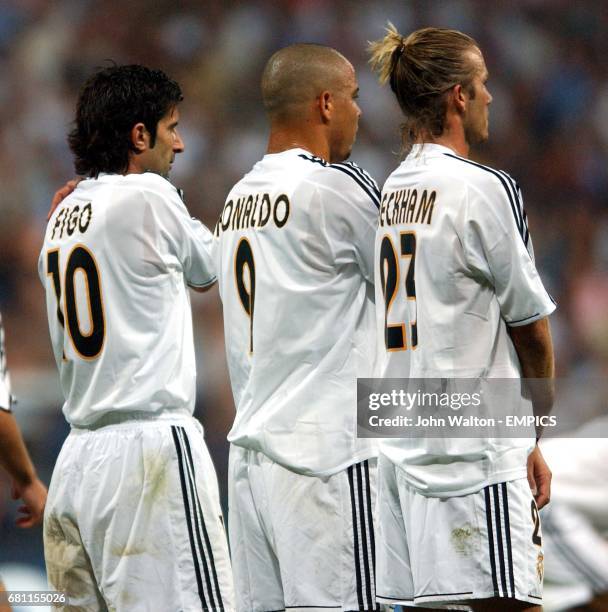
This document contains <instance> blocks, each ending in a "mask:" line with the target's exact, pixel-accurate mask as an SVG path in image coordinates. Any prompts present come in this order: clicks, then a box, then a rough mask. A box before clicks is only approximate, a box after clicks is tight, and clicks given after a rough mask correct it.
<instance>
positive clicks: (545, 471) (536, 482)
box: [528, 446, 551, 510]
mask: <svg viewBox="0 0 608 612" xmlns="http://www.w3.org/2000/svg"><path fill="white" fill-rule="evenodd" d="M528 482H529V483H530V489H532V495H534V499H535V500H536V505H537V506H538V508H539V510H540V508H542V507H543V506H546V505H547V504H548V503H549V499H550V497H551V470H550V469H549V466H548V465H547V462H546V461H545V458H544V457H543V455H542V453H541V452H540V448H538V446H535V447H534V450H533V451H532V452H531V453H530V454H529V455H528Z"/></svg>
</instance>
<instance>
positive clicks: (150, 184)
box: [118, 172, 183, 201]
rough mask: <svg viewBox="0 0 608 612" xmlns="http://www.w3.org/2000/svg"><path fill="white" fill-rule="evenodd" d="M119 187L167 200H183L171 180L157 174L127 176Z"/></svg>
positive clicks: (144, 173) (146, 173)
mask: <svg viewBox="0 0 608 612" xmlns="http://www.w3.org/2000/svg"><path fill="white" fill-rule="evenodd" d="M118 185H119V186H123V187H124V188H125V189H127V190H129V191H133V192H139V193H142V192H143V193H146V194H149V195H155V196H157V197H158V198H162V199H166V200H174V201H181V200H183V197H182V194H181V191H180V190H179V189H178V188H177V187H176V186H175V185H173V183H171V181H169V179H167V178H165V177H164V176H161V175H160V174H156V173H155V172H143V173H142V174H127V175H126V176H124V177H123V181H122V182H119V183H118Z"/></svg>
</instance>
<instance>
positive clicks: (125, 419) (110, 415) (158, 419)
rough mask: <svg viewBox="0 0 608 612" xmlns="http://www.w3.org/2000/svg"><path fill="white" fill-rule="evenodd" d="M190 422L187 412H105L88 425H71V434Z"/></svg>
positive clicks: (192, 418)
mask: <svg viewBox="0 0 608 612" xmlns="http://www.w3.org/2000/svg"><path fill="white" fill-rule="evenodd" d="M192 420H194V417H193V416H192V415H191V414H190V413H189V412H188V411H175V410H167V411H164V412H147V411H145V410H141V411H133V412H107V413H106V414H104V415H103V416H101V417H99V418H98V419H97V420H96V421H95V422H94V423H91V424H90V425H78V426H77V425H72V426H71V433H85V432H89V431H98V430H100V429H104V428H106V427H112V426H117V425H119V426H120V425H136V424H140V425H146V424H149V425H154V424H157V425H158V424H160V423H163V424H167V423H183V422H184V421H192Z"/></svg>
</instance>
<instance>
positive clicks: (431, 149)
mask: <svg viewBox="0 0 608 612" xmlns="http://www.w3.org/2000/svg"><path fill="white" fill-rule="evenodd" d="M443 153H451V154H452V155H458V153H456V151H454V150H453V149H450V148H449V147H446V146H444V145H440V144H435V143H432V142H425V143H422V144H415V145H412V150H411V151H410V155H416V156H417V155H423V154H424V155H429V154H430V155H440V154H443ZM408 157H409V156H408Z"/></svg>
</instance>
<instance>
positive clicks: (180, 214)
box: [38, 172, 215, 427]
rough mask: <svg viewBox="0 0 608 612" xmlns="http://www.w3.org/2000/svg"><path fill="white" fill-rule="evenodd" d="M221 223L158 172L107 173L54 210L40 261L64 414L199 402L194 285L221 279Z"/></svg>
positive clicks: (157, 410)
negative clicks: (196, 214)
mask: <svg viewBox="0 0 608 612" xmlns="http://www.w3.org/2000/svg"><path fill="white" fill-rule="evenodd" d="M211 249H212V235H211V232H210V231H209V230H208V229H207V228H206V227H205V226H203V225H202V224H201V223H200V222H199V221H197V220H195V219H193V218H192V217H190V215H189V214H188V211H187V209H186V207H185V205H184V203H183V201H182V200H181V198H180V196H179V194H178V191H177V190H176V188H175V187H174V186H173V185H171V183H170V182H168V181H167V180H166V179H164V178H162V177H161V176H159V175H157V174H154V173H150V172H147V173H144V174H129V175H126V176H122V175H116V174H101V175H100V176H99V177H98V178H97V179H87V180H84V181H82V182H81V183H79V185H78V186H77V188H76V189H75V190H74V192H73V193H72V194H70V195H69V196H68V197H67V198H66V199H65V200H64V201H63V202H62V203H61V204H60V206H59V207H58V209H57V210H56V211H55V212H54V213H53V216H52V217H51V219H50V221H49V224H48V226H47V230H46V235H45V239H44V245H43V247H42V251H41V253H40V258H39V262H38V269H39V274H40V278H41V280H42V283H43V285H44V287H45V290H46V305H47V315H48V321H49V329H50V334H51V340H52V344H53V351H54V354H55V359H56V361H57V366H58V368H59V371H60V378H61V385H62V389H63V393H64V395H65V399H66V401H65V404H64V408H63V411H64V414H65V416H66V418H67V420H68V422H70V424H72V425H73V426H76V427H88V426H91V425H93V424H95V423H97V422H99V423H101V422H103V421H99V419H101V418H102V417H106V416H107V415H109V414H116V413H121V414H125V415H136V414H138V413H145V414H149V415H153V414H161V413H165V412H174V411H175V412H186V413H190V414H191V413H192V411H193V409H194V398H195V379H196V370H195V361H194V343H193V334H192V315H191V308H190V298H189V295H188V285H190V286H193V287H205V286H207V285H209V284H212V283H213V282H214V281H215V272H214V267H213V261H212V254H211Z"/></svg>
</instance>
